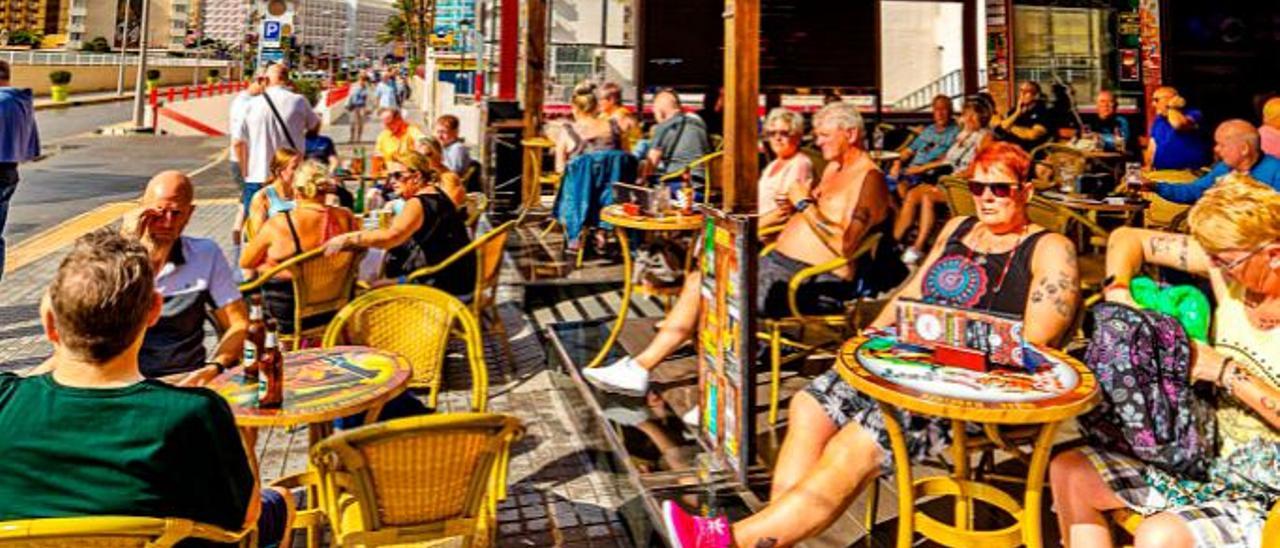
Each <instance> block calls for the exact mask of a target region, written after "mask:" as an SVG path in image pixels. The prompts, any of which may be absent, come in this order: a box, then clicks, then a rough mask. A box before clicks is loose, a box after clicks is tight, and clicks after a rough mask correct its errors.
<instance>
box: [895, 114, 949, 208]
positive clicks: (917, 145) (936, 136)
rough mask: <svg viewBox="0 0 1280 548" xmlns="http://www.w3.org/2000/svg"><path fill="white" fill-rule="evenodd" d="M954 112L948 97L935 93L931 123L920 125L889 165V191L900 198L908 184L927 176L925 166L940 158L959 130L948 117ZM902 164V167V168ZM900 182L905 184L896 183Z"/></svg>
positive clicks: (904, 195)
mask: <svg viewBox="0 0 1280 548" xmlns="http://www.w3.org/2000/svg"><path fill="white" fill-rule="evenodd" d="M954 114H955V113H954V112H952V110H951V98H950V97H947V96H946V95H938V96H936V97H934V98H933V124H931V125H929V127H926V128H924V130H923V131H921V132H920V135H918V136H916V138H915V139H914V140H912V141H911V144H910V145H908V146H907V149H906V150H905V151H903V152H902V157H901V158H900V159H898V160H896V161H894V162H893V167H891V168H889V176H888V177H886V178H885V181H886V182H887V183H888V184H889V189H890V190H896V191H897V192H898V195H899V196H900V197H904V198H905V197H906V195H907V191H908V190H909V189H910V187H911V186H913V185H914V184H915V183H917V182H920V181H921V180H922V179H928V178H930V177H928V174H929V169H928V168H926V167H925V166H928V165H930V164H933V163H934V162H937V161H938V159H940V158H942V155H943V154H946V152H947V149H949V148H951V144H952V143H954V142H955V140H956V134H958V133H960V126H959V125H957V124H956V122H955V120H953V119H952V118H953V117H954ZM904 162H905V163H904ZM903 166H906V167H905V169H904V167H903ZM933 178H936V177H933ZM900 181H902V182H905V183H906V184H901V185H900V184H898V183H899V182H900Z"/></svg>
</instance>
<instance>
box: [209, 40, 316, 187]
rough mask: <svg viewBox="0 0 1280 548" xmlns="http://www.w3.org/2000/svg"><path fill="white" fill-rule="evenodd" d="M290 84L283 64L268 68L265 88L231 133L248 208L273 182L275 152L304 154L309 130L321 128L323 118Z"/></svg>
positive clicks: (250, 104)
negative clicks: (269, 181) (267, 185)
mask: <svg viewBox="0 0 1280 548" xmlns="http://www.w3.org/2000/svg"><path fill="white" fill-rule="evenodd" d="M288 83H289V72H288V69H287V68H286V67H285V66H284V65H281V64H275V65H271V66H270V67H267V87H266V89H265V90H264V91H263V93H261V94H259V95H257V96H255V97H253V98H251V99H250V100H249V102H248V106H247V107H246V108H245V110H244V117H243V118H241V119H239V120H237V121H236V125H235V127H233V128H232V130H231V136H232V139H233V140H234V142H235V148H236V155H237V157H238V158H240V161H241V167H240V171H241V173H242V174H243V175H244V181H245V182H244V189H243V192H242V194H241V200H242V201H243V202H244V204H245V208H248V204H249V201H250V200H252V199H253V195H254V194H256V193H257V192H258V190H259V189H261V188H262V186H263V185H264V184H266V183H267V182H268V179H270V173H271V158H272V157H274V156H275V154H276V150H278V149H281V148H291V149H293V150H295V151H297V152H298V153H299V154H302V153H303V152H305V148H304V147H305V146H306V133H307V130H308V129H311V128H313V127H317V126H319V125H320V117H319V116H318V115H316V113H315V112H314V111H313V110H311V105H310V104H309V103H308V102H307V99H306V98H305V97H303V96H301V95H298V94H297V93H294V92H292V91H289V89H288V88H287V87H286V86H287V85H288ZM273 107H274V108H273Z"/></svg>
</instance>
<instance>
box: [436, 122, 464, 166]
mask: <svg viewBox="0 0 1280 548" xmlns="http://www.w3.org/2000/svg"><path fill="white" fill-rule="evenodd" d="M461 125H462V123H461V122H460V121H459V120H458V117H457V116H454V115H452V114H445V115H443V116H440V117H439V118H436V127H435V132H434V133H435V137H436V140H437V141H440V146H441V147H443V149H444V165H446V166H448V167H449V171H452V172H454V173H462V172H464V171H466V170H467V168H468V167H470V166H471V152H470V151H469V150H468V149H467V144H466V143H464V142H462V138H461V137H459V136H458V130H459V128H460V127H461Z"/></svg>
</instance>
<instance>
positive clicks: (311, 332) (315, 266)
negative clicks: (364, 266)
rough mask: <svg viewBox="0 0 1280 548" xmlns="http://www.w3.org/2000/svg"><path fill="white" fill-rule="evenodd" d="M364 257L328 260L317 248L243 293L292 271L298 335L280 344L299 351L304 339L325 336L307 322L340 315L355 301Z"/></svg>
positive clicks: (346, 254) (285, 336)
mask: <svg viewBox="0 0 1280 548" xmlns="http://www.w3.org/2000/svg"><path fill="white" fill-rule="evenodd" d="M364 254H365V250H363V249H361V250H355V251H341V252H338V253H335V254H333V255H331V256H325V254H324V248H323V247H320V248H316V249H313V250H311V251H308V252H306V253H303V254H301V255H298V256H297V257H294V258H292V259H289V260H287V261H285V262H283V263H280V264H279V265H277V266H276V267H275V268H272V269H270V270H267V271H266V272H263V273H262V274H260V275H259V276H258V277H257V278H256V279H254V280H251V281H248V282H245V283H243V284H240V292H241V293H249V292H251V291H255V290H258V289H260V288H261V287H262V286H263V285H265V284H266V283H267V282H268V281H270V280H271V278H272V277H274V276H275V275H276V274H278V273H280V272H285V271H288V272H289V273H290V274H291V275H292V276H293V280H292V281H293V326H294V332H293V333H281V334H280V342H281V344H282V345H286V348H297V347H298V346H299V343H300V342H301V341H302V340H303V339H307V338H319V337H320V336H321V335H323V334H324V332H325V326H324V325H319V326H316V327H312V328H309V329H304V328H303V325H304V323H303V322H304V321H307V320H310V319H311V318H315V317H319V316H323V315H327V314H333V313H336V312H337V311H338V310H340V309H341V308H342V307H344V306H346V305H347V303H348V302H350V301H351V295H352V294H353V292H354V291H355V286H356V276H357V275H358V274H359V270H360V260H361V259H363V258H364Z"/></svg>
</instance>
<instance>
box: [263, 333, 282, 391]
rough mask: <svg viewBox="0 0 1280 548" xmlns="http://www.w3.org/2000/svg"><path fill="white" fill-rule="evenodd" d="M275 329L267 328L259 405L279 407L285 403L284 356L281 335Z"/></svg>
mask: <svg viewBox="0 0 1280 548" xmlns="http://www.w3.org/2000/svg"><path fill="white" fill-rule="evenodd" d="M272 327H273V329H268V330H267V342H266V349H265V350H263V352H262V358H261V366H260V367H259V369H258V374H259V375H260V376H261V381H260V382H259V383H258V407H265V408H268V409H275V408H279V407H280V405H281V404H282V403H284V356H282V355H281V354H280V344H279V336H278V335H277V334H276V330H275V329H274V326H272Z"/></svg>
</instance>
